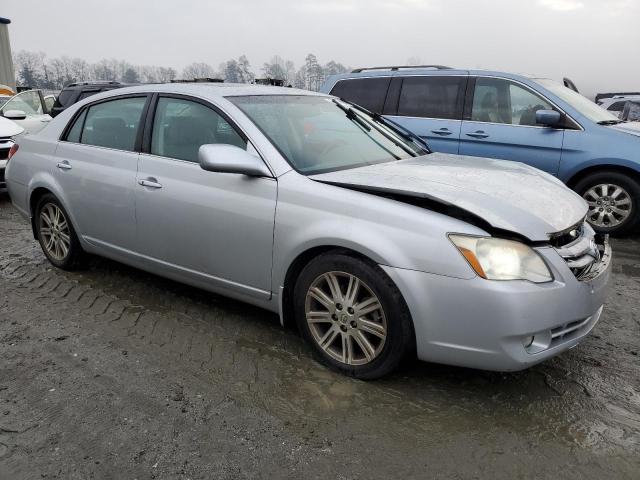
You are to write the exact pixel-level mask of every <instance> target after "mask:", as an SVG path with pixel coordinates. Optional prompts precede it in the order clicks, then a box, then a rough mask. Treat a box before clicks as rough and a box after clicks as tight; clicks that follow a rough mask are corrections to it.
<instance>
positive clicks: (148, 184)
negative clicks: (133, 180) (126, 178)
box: [138, 178, 162, 188]
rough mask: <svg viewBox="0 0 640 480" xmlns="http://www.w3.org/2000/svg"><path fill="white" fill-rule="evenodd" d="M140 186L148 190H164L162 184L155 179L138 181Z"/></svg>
mask: <svg viewBox="0 0 640 480" xmlns="http://www.w3.org/2000/svg"><path fill="white" fill-rule="evenodd" d="M138 185H142V186H143V187H148V188H162V184H161V183H158V182H157V181H156V179H155V178H147V179H146V180H138Z"/></svg>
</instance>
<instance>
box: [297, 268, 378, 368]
mask: <svg viewBox="0 0 640 480" xmlns="http://www.w3.org/2000/svg"><path fill="white" fill-rule="evenodd" d="M305 316H306V320H307V324H308V326H309V330H310V331H311V335H312V336H313V339H314V340H315V341H316V343H317V344H318V345H319V346H320V348H322V350H323V351H324V352H325V353H326V354H327V355H329V356H330V357H331V358H333V359H335V360H337V361H339V362H342V363H344V364H347V365H364V364H367V363H370V362H371V361H373V360H374V359H375V358H377V357H378V355H380V353H381V352H382V349H383V347H384V344H385V341H386V339H387V320H386V317H385V313H384V310H383V308H382V304H381V303H380V299H379V298H378V297H377V296H376V295H375V294H374V293H373V291H372V290H371V288H369V286H367V284H365V283H364V282H363V281H362V280H361V279H359V278H358V277H356V276H355V275H352V274H350V273H346V272H326V273H323V274H322V275H320V276H318V277H317V278H316V279H315V280H314V281H313V283H312V284H311V286H310V287H309V289H308V290H307V295H306V299H305Z"/></svg>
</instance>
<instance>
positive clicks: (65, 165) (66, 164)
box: [56, 160, 73, 170]
mask: <svg viewBox="0 0 640 480" xmlns="http://www.w3.org/2000/svg"><path fill="white" fill-rule="evenodd" d="M56 166H57V167H58V168H59V169H60V170H71V169H72V168H73V167H72V166H71V165H69V162H67V161H66V160H65V161H63V162H58V164H57V165H56Z"/></svg>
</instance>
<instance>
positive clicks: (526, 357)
mask: <svg viewBox="0 0 640 480" xmlns="http://www.w3.org/2000/svg"><path fill="white" fill-rule="evenodd" d="M134 92H135V93H140V92H145V93H153V92H161V93H162V92H165V93H181V94H184V95H190V96H193V97H196V98H200V99H203V100H206V101H208V102H210V103H212V104H213V105H215V106H216V107H217V108H218V109H220V110H222V111H223V112H224V113H226V114H227V115H228V116H229V117H230V118H231V119H233V121H234V122H236V124H237V126H238V127H239V128H240V129H241V130H242V131H243V132H244V134H245V135H246V136H247V137H248V138H249V140H250V142H251V145H252V146H253V147H255V151H256V152H257V153H258V154H259V156H260V157H261V158H262V159H263V160H264V161H265V163H266V164H267V165H268V167H269V169H270V171H271V172H272V173H273V176H272V177H270V178H248V177H245V176H242V175H234V174H228V173H215V172H206V171H204V170H201V169H200V168H199V167H198V166H197V165H196V164H193V163H189V162H182V161H179V160H173V159H167V158H163V157H156V156H153V155H147V154H137V153H132V152H121V151H117V150H111V149H105V148H100V147H93V146H88V145H77V144H72V143H69V142H64V141H59V138H60V136H61V134H62V132H63V130H64V128H65V126H66V124H67V123H68V122H69V120H70V119H71V118H72V116H73V115H74V113H75V112H76V111H77V110H78V109H80V108H82V107H83V105H86V104H87V103H91V102H93V101H97V100H100V99H102V98H110V97H117V96H120V95H125V94H129V93H134ZM269 94H279V95H315V94H312V93H309V92H305V91H300V90H295V89H288V88H277V87H255V86H230V85H225V84H223V85H220V86H218V85H215V86H214V85H206V84H186V85H185V84H171V85H146V86H139V87H132V88H123V89H119V90H117V91H112V92H105V93H102V94H99V95H95V96H93V97H90V98H89V99H87V100H85V101H83V102H80V103H79V104H77V105H74V106H73V107H71V108H69V109H67V110H65V111H64V112H62V113H61V114H60V115H58V116H57V117H56V118H54V120H52V122H51V123H50V125H49V126H48V127H47V128H46V129H44V130H42V131H41V132H40V133H39V134H36V135H28V136H25V137H24V138H21V139H20V149H19V151H18V153H17V154H16V155H15V157H14V158H13V159H12V160H11V162H9V165H8V168H7V177H8V187H9V193H10V196H11V199H12V202H13V204H14V205H15V206H16V208H17V209H18V210H19V211H20V212H21V213H22V214H23V215H25V216H26V217H30V216H31V215H32V214H33V211H32V205H31V204H30V199H31V197H32V195H33V192H34V191H35V190H36V189H39V188H44V189H47V190H49V191H51V192H52V193H53V194H54V195H56V197H57V198H58V199H59V200H60V202H61V203H62V204H63V206H64V207H65V209H66V210H67V212H68V214H69V216H70V219H71V222H72V223H73V226H74V228H75V230H76V232H77V233H78V235H79V238H80V242H81V244H82V246H83V247H84V248H85V249H86V250H87V251H89V252H92V253H96V254H99V255H103V256H105V257H109V258H113V259H115V260H118V261H121V262H123V263H127V264H129V265H132V266H135V267H138V268H142V269H144V270H147V271H150V272H152V273H155V274H159V275H162V276H165V277H168V278H171V279H174V280H177V281H181V282H184V283H187V284H190V285H194V286H196V287H199V288H203V289H206V290H208V291H211V292H216V293H220V294H224V295H227V296H230V297H233V298H236V299H239V300H243V301H246V302H248V303H251V304H254V305H257V306H260V307H263V308H266V309H269V310H271V311H273V312H277V313H280V314H281V315H282V313H283V302H282V300H283V293H284V291H285V289H286V288H291V285H287V284H286V278H287V272H288V270H289V268H290V267H291V265H292V264H294V262H295V260H296V259H297V258H299V257H300V256H301V255H305V254H307V253H308V252H310V251H314V250H315V249H327V248H331V247H341V248H347V249H350V250H352V251H354V252H357V253H359V254H360V255H364V256H366V257H368V258H370V259H371V260H372V261H374V262H376V263H377V264H378V265H380V266H381V268H382V269H384V270H385V271H386V272H387V274H388V275H389V277H390V278H391V279H392V280H393V281H394V282H395V283H396V285H397V287H398V288H399V290H400V292H401V293H402V295H403V297H404V298H405V301H406V302H407V305H408V307H409V309H410V312H411V316H412V319H413V322H414V328H415V332H416V343H417V346H418V356H419V358H421V359H424V360H430V361H438V362H445V363H452V364H456V365H464V366H469V367H477V368H487V369H495V370H516V369H519V368H525V367H527V366H529V365H531V364H533V363H536V362H538V361H541V360H543V359H545V358H548V357H549V356H552V355H555V354H557V353H559V352H560V351H563V350H566V349H567V348H570V347H571V346H573V345H575V343H577V341H579V339H580V338H582V336H584V335H586V333H588V331H589V330H590V329H591V328H592V327H593V325H594V324H595V322H596V321H597V316H598V315H599V311H600V309H601V306H602V304H603V302H604V296H605V293H606V286H607V282H608V277H609V271H610V264H606V265H604V266H603V271H602V272H601V273H600V274H599V275H597V276H595V278H593V279H590V280H589V281H579V280H578V279H577V278H576V277H575V276H574V274H573V273H572V272H571V270H570V269H569V267H568V265H567V263H566V261H565V260H564V259H563V258H562V257H560V255H559V254H558V253H557V251H556V250H555V249H554V248H551V247H550V246H547V247H544V246H543V247H536V248H538V252H539V253H540V255H542V257H543V258H544V260H545V262H546V263H547V265H549V267H550V269H551V271H552V273H553V276H554V280H553V282H549V283H546V284H533V283H530V282H525V281H504V282H496V281H488V280H484V279H482V278H479V277H478V276H477V275H476V273H475V272H474V271H473V269H472V268H471V267H470V266H469V264H468V263H467V262H466V260H465V259H464V258H463V257H462V255H461V254H460V253H459V252H458V250H457V249H456V248H455V247H454V246H453V244H452V243H451V242H450V241H449V239H448V238H447V234H448V233H452V232H455V233H461V234H468V235H490V232H489V231H487V230H486V229H483V228H482V227H480V226H478V225H474V224H471V223H468V222H465V221H463V220H461V219H459V218H454V217H452V216H448V215H445V214H443V213H438V212H436V211H433V210H430V209H426V208H422V207H421V206H417V205H412V204H410V203H411V202H408V203H405V202H403V201H398V199H397V198H385V196H382V195H377V194H376V195H372V194H371V193H367V192H366V191H360V190H362V189H353V188H351V186H352V185H358V186H360V187H371V188H374V189H379V190H384V189H390V190H398V191H402V192H405V193H406V194H407V195H419V196H425V197H426V196H431V197H432V198H434V199H436V200H437V201H440V202H444V203H449V204H452V205H455V206H457V207H460V208H463V209H466V210H468V211H470V212H473V213H474V214H475V215H477V216H479V217H482V218H483V219H484V220H485V221H486V222H487V223H488V224H490V225H492V226H495V227H496V228H499V229H502V230H511V231H512V232H513V233H514V234H517V235H520V236H522V237H527V238H529V239H530V240H535V241H536V242H538V243H536V245H540V244H543V243H544V242H543V241H545V240H548V236H549V234H551V233H555V232H559V231H564V230H566V229H568V228H570V227H573V226H574V225H575V224H576V222H578V221H579V220H580V218H581V217H582V216H583V215H584V212H586V205H585V204H584V202H583V201H582V200H581V199H579V198H577V197H576V196H575V195H574V194H573V193H572V192H571V191H570V190H568V189H567V188H566V187H564V186H562V185H561V184H560V183H559V182H558V181H556V180H555V179H553V178H552V177H549V176H547V175H546V174H542V173H540V172H537V171H536V170H533V169H530V168H529V167H524V166H522V165H518V164H513V163H504V164H503V162H500V161H496V160H485V159H479V158H473V159H472V160H470V159H467V158H464V157H458V156H447V155H434V156H431V155H430V156H427V157H426V158H416V159H412V160H407V161H399V162H390V163H387V164H379V165H376V166H368V167H363V168H359V169H352V170H343V171H339V172H333V173H327V174H322V175H315V176H313V177H307V176H304V175H301V174H300V173H298V172H296V171H295V170H293V169H292V168H291V166H290V165H289V163H288V162H287V161H286V160H285V159H284V158H283V157H282V156H281V154H280V153H279V152H278V150H277V149H276V148H275V147H274V146H273V145H272V144H271V142H270V141H269V140H268V139H267V138H266V137H265V136H264V135H263V134H262V132H261V131H260V130H259V129H258V128H257V127H256V126H255V125H254V124H253V122H251V121H250V120H249V119H248V118H247V117H246V116H245V115H244V114H243V113H242V112H241V111H240V110H239V109H238V108H237V107H235V106H234V105H233V104H232V103H231V102H230V101H229V100H227V99H226V98H225V97H226V96H230V95H269ZM62 162H68V164H69V165H70V166H71V167H72V168H71V169H66V168H63V169H60V168H58V164H59V163H62ZM149 178H152V179H154V180H155V181H156V183H159V184H161V185H162V188H161V189H155V190H154V189H149V188H148V187H145V186H143V185H140V184H139V183H138V181H139V180H144V179H149ZM345 186H349V188H345ZM536 189H541V190H542V191H543V192H544V193H543V195H541V194H540V192H539V191H538V192H537V193H536V192H535V190H536ZM365 190H366V189H365ZM461 299H464V301H461ZM586 319H589V320H586ZM578 320H579V321H580V322H583V323H582V324H583V326H582V327H580V328H581V329H580V331H579V332H578V333H576V334H575V335H573V336H571V337H570V338H569V337H567V340H566V341H563V342H560V343H558V344H556V345H554V346H553V348H550V349H549V350H547V351H545V352H542V353H538V354H536V355H531V354H528V353H527V352H526V351H525V350H524V347H523V345H522V337H523V336H524V335H529V334H532V333H533V332H539V331H542V330H545V329H547V330H548V329H549V328H564V326H565V325H567V324H568V323H571V322H574V321H578ZM558 326H559V327H558Z"/></svg>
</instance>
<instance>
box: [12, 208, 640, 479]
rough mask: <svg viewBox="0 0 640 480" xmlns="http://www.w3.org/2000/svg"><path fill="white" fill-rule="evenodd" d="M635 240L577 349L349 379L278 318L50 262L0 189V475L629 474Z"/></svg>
mask: <svg viewBox="0 0 640 480" xmlns="http://www.w3.org/2000/svg"><path fill="white" fill-rule="evenodd" d="M639 247H640V241H638V239H625V240H623V241H617V242H615V243H614V256H615V258H614V262H615V265H614V271H615V274H614V277H613V285H612V293H611V295H610V300H609V303H608V304H607V305H606V307H605V311H604V314H603V317H602V319H601V321H600V323H599V324H598V325H597V326H596V328H595V330H594V332H593V333H592V334H591V335H590V336H589V337H588V338H587V339H586V340H585V341H584V342H583V343H582V344H581V345H580V346H578V347H577V348H575V349H573V350H571V351H569V352H567V353H565V354H564V355H562V356H560V357H559V358H556V359H553V360H551V361H548V362H546V363H544V364H542V365H539V366H537V367H534V368H532V369H530V370H527V371H525V372H519V373H513V374H499V373H490V372H482V371H475V370H469V369H461V368H453V367H446V366H440V365H434V364H427V363H421V362H414V363H411V364H409V365H407V366H406V367H404V369H403V370H402V371H400V372H398V373H397V374H395V375H393V376H391V377H390V378H387V379H384V380H382V381H376V382H362V381H358V380H353V379H349V378H345V377H342V376H340V375H337V374H334V373H331V372H329V371H327V370H326V369H324V368H323V367H322V366H320V365H318V364H317V363H316V362H315V361H314V360H313V359H312V358H311V355H310V352H309V351H308V350H307V349H306V348H305V346H304V345H303V344H302V342H301V340H300V338H299V336H298V335H297V334H296V333H295V332H293V331H290V330H284V329H282V328H281V327H280V326H279V322H278V318H277V317H276V316H275V315H273V314H271V313H268V312H266V311H262V310H259V309H257V308H253V307H250V306H247V305H244V304H241V303H238V302H235V301H232V300H228V299H226V298H223V297H218V296H215V295H212V294H209V293H206V292H203V291H200V290H197V289H194V288H190V287H186V286H183V285H180V284H177V283H174V282H171V281H168V280H164V279H162V278H159V277H156V276H153V275H149V274H146V273H144V272H140V271H137V270H134V269H131V268H128V267H126V266H123V265H121V264H117V263H115V262H111V261H107V260H103V259H97V258H96V259H93V260H91V262H90V265H89V267H88V268H87V269H86V270H84V271H82V272H77V273H66V272H62V271H58V270H55V269H53V268H52V267H51V266H50V265H49V264H48V263H47V262H46V261H45V259H44V256H43V255H42V253H41V252H40V249H39V246H38V244H37V243H36V242H35V241H34V239H33V237H32V235H31V232H30V228H29V226H28V224H27V222H26V221H24V220H23V219H22V218H21V217H20V216H19V215H18V214H17V213H16V211H15V210H14V209H13V208H12V207H11V205H10V204H9V202H8V200H7V197H6V196H0V359H1V363H0V479H22V478H28V479H32V478H48V479H51V478H57V479H91V478H100V479H102V478H113V479H133V478H138V479H149V478H156V479H165V478H167V479H169V478H170V479H174V478H178V479H187V478H191V479H199V478H216V479H227V478H228V479H238V478H292V479H293V478H295V479H298V478H336V479H350V478H369V479H373V478H443V479H444V478H446V479H470V478H496V479H502V478H505V479H507V478H508V479H518V478H523V479H524V478H527V479H529V478H554V479H557V478H580V479H581V480H583V479H591V478H593V479H605V478H606V479H626V478H629V479H631V478H636V479H637V478H640V357H639V352H640V339H639V330H640V328H639V327H640V248H639Z"/></svg>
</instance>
